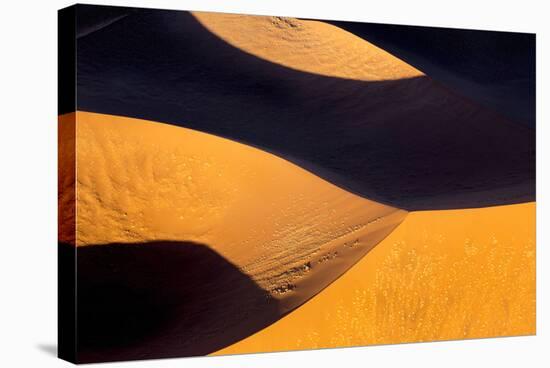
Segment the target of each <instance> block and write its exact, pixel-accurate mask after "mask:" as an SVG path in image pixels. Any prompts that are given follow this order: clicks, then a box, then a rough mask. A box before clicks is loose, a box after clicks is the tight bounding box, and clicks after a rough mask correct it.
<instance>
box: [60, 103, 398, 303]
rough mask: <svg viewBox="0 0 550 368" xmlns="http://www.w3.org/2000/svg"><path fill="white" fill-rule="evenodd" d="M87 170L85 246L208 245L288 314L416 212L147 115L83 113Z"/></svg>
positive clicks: (80, 179)
mask: <svg viewBox="0 0 550 368" xmlns="http://www.w3.org/2000/svg"><path fill="white" fill-rule="evenodd" d="M77 163H78V169H77V233H76V244H77V245H78V246H86V245H91V244H105V243H113V242H117V243H142V242H146V241H155V240H184V241H195V242H200V243H203V244H207V245H208V246H210V247H211V248H212V249H214V250H215V251H216V252H218V253H219V254H221V255H222V256H223V257H224V258H226V259H227V260H228V261H230V262H231V263H233V264H234V265H236V266H237V267H239V268H240V269H241V270H242V271H243V272H244V273H245V274H247V275H249V276H250V277H251V278H252V279H253V280H254V281H255V282H256V283H257V284H258V285H259V286H260V287H261V288H263V289H264V290H267V291H269V292H270V293H271V294H272V295H273V296H274V297H275V298H276V299H278V300H279V305H280V310H281V313H283V312H286V311H288V310H290V309H292V308H294V307H296V306H297V305H299V304H301V303H302V302H303V301H304V300H306V299H308V298H310V297H311V296H312V295H314V294H316V293H317V292H318V291H319V290H321V289H322V288H323V287H325V286H326V285H327V284H328V283H330V282H331V281H332V280H334V279H335V278H336V277H338V276H339V275H340V274H341V273H343V272H344V271H345V270H346V269H347V268H349V267H350V266H351V265H352V264H354V263H355V262H356V261H357V260H359V259H360V258H361V257H362V256H363V255H364V254H365V253H366V252H368V251H369V250H370V249H371V248H372V247H373V246H374V245H375V244H377V243H378V242H379V241H380V240H382V239H383V238H384V237H385V236H386V235H387V234H388V233H389V232H390V231H391V230H392V229H393V228H394V227H395V226H396V225H397V224H398V223H399V222H400V221H401V220H402V219H403V218H404V216H405V212H404V211H401V210H397V209H395V208H392V207H389V206H385V205H381V204H378V203H375V202H372V201H369V200H366V199H363V198H361V197H358V196H356V195H353V194H350V193H348V192H346V191H344V190H342V189H340V188H338V187H336V186H334V185H332V184H330V183H328V182H326V181H324V180H322V179H320V178H318V177H316V176H315V175H312V174H310V173H309V172H307V171H305V170H303V169H301V168H299V167H297V166H295V165H292V164H290V163H289V162H287V161H285V160H283V159H280V158H278V157H276V156H273V155H271V154H268V153H265V152H263V151H260V150H258V149H255V148H252V147H249V146H246V145H242V144H239V143H236V142H233V141H230V140H226V139H222V138H219V137H215V136H212V135H208V134H204V133H200V132H197V131H193V130H189V129H185V128H180V127H175V126H170V125H165V124H160V123H154V122H148V121H143V120H137V119H130V118H123V117H116V116H109V115H102V114H93V113H84V112H78V113H77ZM62 240H64V239H62ZM68 240H69V239H67V240H66V241H68Z"/></svg>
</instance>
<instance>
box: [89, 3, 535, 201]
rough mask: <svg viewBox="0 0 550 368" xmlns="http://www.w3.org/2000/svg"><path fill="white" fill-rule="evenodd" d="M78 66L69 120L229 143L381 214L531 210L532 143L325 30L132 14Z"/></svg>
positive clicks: (387, 57)
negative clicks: (134, 124)
mask: <svg viewBox="0 0 550 368" xmlns="http://www.w3.org/2000/svg"><path fill="white" fill-rule="evenodd" d="M236 20H238V22H236ZM144 45H146V47H144ZM159 55H162V58H161V57H160V56H159ZM78 62H79V65H78V70H79V74H78V83H79V88H78V104H79V106H78V107H79V109H80V110H84V111H92V112H100V113H109V114H115V115H123V116H132V117H137V118H143V119H148V120H154V121H161V122H165V123H170V124H174V125H179V126H184V127H188V128H192V129H196V130H200V131H204V132H209V133H213V134H216V135H218V136H223V137H228V138H231V139H233V140H236V141H240V142H244V143H246V144H248V145H252V146H256V147H260V148H261V149H262V150H266V151H269V152H272V153H275V154H277V155H278V156H280V157H283V158H285V159H287V160H290V161H292V162H294V163H296V164H298V165H300V166H302V167H305V168H306V169H308V170H310V171H312V172H315V174H316V175H318V176H321V177H323V178H324V179H326V180H330V181H331V182H333V183H334V184H337V185H339V186H341V187H342V188H345V189H346V190H348V191H352V192H354V193H358V194H360V195H362V196H364V197H366V198H369V199H373V200H376V201H378V202H381V203H388V204H391V205H393V206H397V207H400V208H406V209H411V210H413V209H446V208H465V207H481V206H487V205H498V204H509V203H521V202H524V201H532V200H534V196H535V190H534V183H535V175H534V172H535V167H534V152H535V141H534V131H533V130H530V129H527V128H525V127H522V126H519V125H517V124H513V123H511V122H509V121H507V120H506V119H504V118H503V117H502V116H500V115H499V114H497V113H495V112H492V111H490V110H488V109H485V108H483V107H481V106H479V105H477V104H475V103H473V102H472V101H469V100H468V99H465V98H463V97H461V96H460V95H458V94H456V93H455V92H453V91H450V90H448V89H446V88H444V87H442V86H441V85H440V84H439V83H437V82H436V81H434V80H433V79H431V78H430V77H429V76H425V75H423V74H422V73H420V72H419V71H418V70H416V69H415V68H412V67H411V66H409V65H407V64H405V63H404V62H402V61H401V60H399V59H398V58H396V57H394V56H392V55H391V54H389V53H387V52H385V51H383V50H381V49H379V48H378V47H376V46H374V45H372V44H371V43H369V42H368V41H366V40H363V39H361V38H359V37H356V36H354V35H352V34H351V33H349V32H346V31H344V30H342V29H340V28H338V27H334V26H332V25H327V24H325V23H323V22H317V21H308V20H295V19H289V18H278V17H253V16H247V17H240V16H234V15H225V14H204V13H198V14H196V15H191V14H189V13H185V12H165V11H154V10H141V11H136V12H133V13H132V14H130V15H128V16H126V17H125V18H123V19H121V20H119V21H117V22H116V23H114V24H111V25H110V26H109V27H108V28H106V29H100V30H98V31H96V32H94V33H91V34H88V35H87V36H86V37H83V38H82V40H81V41H80V42H79V50H78Z"/></svg>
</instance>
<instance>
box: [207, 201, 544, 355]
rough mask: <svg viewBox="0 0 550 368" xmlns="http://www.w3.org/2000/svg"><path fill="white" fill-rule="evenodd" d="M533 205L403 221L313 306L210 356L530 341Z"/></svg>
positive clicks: (426, 215)
mask: <svg viewBox="0 0 550 368" xmlns="http://www.w3.org/2000/svg"><path fill="white" fill-rule="evenodd" d="M535 305H536V304H535V203H527V204H520V205H511V206H501V207H491V208H483V209H471V210H452V211H427V212H413V213H410V214H409V215H408V216H407V218H406V219H405V221H404V222H403V223H402V224H401V225H399V227H398V228H397V229H396V230H395V231H394V232H392V233H391V234H390V236H388V237H387V238H386V239H385V240H384V241H383V242H381V243H380V244H379V245H378V246H376V248H375V249H374V250H373V251H371V252H370V253H369V254H368V255H367V256H365V257H364V258H363V259H362V260H361V261H360V262H359V263H358V264H356V265H355V266H354V267H353V268H351V269H350V270H349V271H348V272H347V273H346V274H344V275H343V276H342V277H341V278H339V279H338V280H337V281H336V282H334V283H333V284H332V285H330V286H329V287H328V288H327V289H325V290H323V292H322V293H320V294H319V295H317V296H316V297H314V298H313V299H312V300H310V301H309V302H307V303H306V304H304V305H303V306H301V307H300V308H298V309H297V310H295V311H294V312H292V313H291V314H289V315H288V316H286V317H284V318H283V319H281V320H279V321H278V322H276V323H275V324H273V325H272V326H270V327H268V328H266V329H265V330H263V331H260V332H259V333H257V334H255V335H252V336H250V337H249V338H247V339H245V340H243V341H241V342H239V343H236V344H234V345H233V346H230V347H228V348H226V349H223V350H221V351H219V352H218V354H234V353H243V352H258V351H274V350H292V349H312V348H327V347H338V346H356V345H365V344H388V343H400V342H411V341H431V340H446V339H460V338H479V337H488V336H509V335H527V334H534V333H535V327H536V323H535V322H536V321H535V312H536V311H535Z"/></svg>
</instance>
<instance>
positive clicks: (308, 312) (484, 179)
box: [59, 6, 535, 362]
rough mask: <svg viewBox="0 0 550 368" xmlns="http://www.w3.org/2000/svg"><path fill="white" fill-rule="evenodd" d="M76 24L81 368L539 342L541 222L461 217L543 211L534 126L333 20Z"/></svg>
mask: <svg viewBox="0 0 550 368" xmlns="http://www.w3.org/2000/svg"><path fill="white" fill-rule="evenodd" d="M78 9H89V8H88V7H87V6H81V7H79V8H78ZM78 11H79V12H80V13H79V14H80V19H85V18H86V14H87V16H88V17H89V18H86V19H87V21H82V22H80V23H81V25H80V29H77V33H78V34H79V35H80V38H79V39H78V54H77V61H78V68H77V69H78V75H77V82H78V88H77V93H78V96H77V101H78V106H77V107H78V110H79V111H78V112H77V113H76V114H67V115H62V116H60V134H61V135H63V136H64V138H65V139H64V140H62V141H61V142H60V147H59V150H60V180H59V187H60V193H59V198H60V200H59V204H60V209H59V215H60V228H59V238H60V241H61V242H62V243H63V244H62V246H61V248H60V249H61V251H62V252H63V251H64V250H68V252H69V253H67V254H68V256H69V258H70V257H72V256H73V254H72V253H71V252H74V249H75V248H74V246H76V249H77V254H78V269H79V273H78V280H77V282H78V284H79V290H80V291H79V294H78V303H80V304H81V305H82V306H83V307H82V308H78V310H79V311H80V312H79V313H82V314H81V315H80V317H82V318H83V319H82V320H83V322H81V323H82V325H81V329H80V330H78V329H77V330H78V331H80V332H79V333H80V334H81V336H80V340H79V341H80V346H79V352H80V353H81V357H80V358H81V360H82V361H90V362H91V361H98V360H106V359H107V360H119V359H138V358H153V357H169V356H178V355H203V354H209V353H214V352H216V353H218V354H224V353H242V352H254V351H270V350H286V349H302V348H315V347H334V346H352V345H362V344H377V343H395V342H406V341H425V340H441V339H454V338H463V337H483V336H499V335H506V334H528V333H533V332H534V313H535V311H534V297H535V295H534V204H533V203H529V204H520V205H511V206H497V207H490V208H476V209H462V208H466V207H483V206H495V205H502V204H512V203H514V204H516V203H522V202H526V201H533V200H534V199H535V141H534V137H535V132H534V130H532V129H528V128H526V127H524V126H521V125H518V124H515V123H514V122H512V121H509V120H507V119H505V118H503V117H502V116H501V115H500V114H499V113H496V112H494V111H492V110H490V109H486V108H484V107H482V106H480V105H479V104H477V103H474V102H472V101H471V100H469V99H468V98H465V97H463V96H462V95H460V94H459V93H457V92H456V91H454V90H450V89H448V88H446V87H443V86H442V85H441V84H440V83H439V82H437V81H436V80H434V79H433V78H431V77H430V76H429V75H425V74H424V73H422V72H420V71H419V70H418V69H416V68H414V67H412V66H411V65H409V64H407V63H405V62H404V61H402V60H400V59H399V58H397V57H395V56H394V55H392V54H390V53H388V52H387V51H384V50H382V49H380V48H379V47H377V46H375V45H373V44H372V43H370V42H369V40H368V38H366V39H363V38H360V37H357V36H355V35H353V34H352V33H350V32H347V31H345V30H344V29H342V28H340V27H336V26H334V25H330V24H327V23H325V22H319V21H310V20H297V19H292V18H284V17H255V16H239V15H228V14H213V13H209V14H207V13H194V14H191V13H187V12H174V11H162V10H147V9H131V10H128V11H126V10H120V9H118V10H116V9H110V10H109V11H107V10H105V14H103V13H102V11H101V10H98V11H97V12H95V11H94V12H92V13H86V12H82V10H78ZM75 119H76V122H75ZM75 150H76V151H75ZM75 152H76V157H75V154H74V153H75ZM75 163H76V165H77V170H76V171H75V170H74V167H75ZM75 183H76V185H75ZM75 198H76V203H77V205H76V207H75ZM451 208H461V209H459V210H446V211H425V212H412V213H409V214H408V215H407V211H406V210H425V209H430V210H434V209H451ZM405 216H407V217H406V218H405ZM402 221H403V222H402ZM377 244H378V246H376V245H377ZM375 246H376V247H375ZM373 248H374V250H372V249H373ZM371 250H372V252H371ZM369 252H370V253H369ZM134 275H135V276H134ZM321 290H322V291H321ZM310 299H311V300H310ZM304 303H305V304H304ZM298 306H301V307H300V308H297V307H298ZM126 311H131V312H128V313H126ZM150 311H153V312H155V313H153V314H154V318H145V315H147V313H149V312H150ZM275 321H277V322H275ZM273 322H275V323H274V324H272V323H273ZM262 329H263V330H262ZM126 330H128V331H131V334H130V335H131V336H130V337H128V334H126V333H124V331H126ZM251 334H253V335H252V336H250V335H251ZM247 336H249V337H248V338H246V337H247ZM239 340H242V341H239ZM233 343H235V344H234V345H231V346H229V345H230V344H233ZM224 347H225V348H224Z"/></svg>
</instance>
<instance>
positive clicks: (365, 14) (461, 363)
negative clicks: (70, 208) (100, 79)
mask: <svg viewBox="0 0 550 368" xmlns="http://www.w3.org/2000/svg"><path fill="white" fill-rule="evenodd" d="M94 3H96V4H110V5H130V6H144V7H156V8H168V9H185V10H216V11H226V12H237V13H249V14H267V15H283V16H296V17H308V18H320V19H323V18H324V19H335V20H358V21H367V22H368V21H370V22H377V23H398V24H414V25H431V26H447V27H459V28H476V29H492V30H513V31H524V32H536V33H537V66H538V68H537V107H538V114H537V189H538V191H537V192H538V193H537V203H538V205H537V216H538V217H537V218H538V227H537V264H538V273H537V279H538V298H537V310H538V315H537V317H538V322H537V331H538V332H537V336H536V337H518V338H500V339H484V340H470V341H455V342H442V343H424V344H406V345H393V346H377V347H364V348H351V349H328V350H322V351H305V352H295V353H270V354H254V355H246V356H232V357H215V358H214V357H210V358H191V359H165V360H155V361H142V362H128V363H113V364H111V365H109V367H110V366H112V367H119V366H125V367H148V366H158V367H182V366H186V367H210V366H215V367H239V368H246V367H262V368H269V367H277V368H281V367H287V366H288V367H296V366H300V367H307V366H320V367H344V366H346V367H348V366H354V365H362V366H365V365H368V366H372V367H387V366H390V367H391V366H407V367H410V366H413V367H414V366H422V367H438V368H439V367H442V366H445V367H468V366H472V367H477V366H483V367H490V366H496V367H518V366H543V365H546V366H549V364H550V354H548V353H547V351H548V350H549V349H550V340H549V336H550V333H549V331H548V329H549V328H550V327H549V324H548V313H547V310H548V303H547V301H548V271H547V270H546V269H545V266H546V267H548V266H549V261H548V254H549V252H548V249H546V248H547V246H548V245H549V244H548V240H549V239H550V237H549V230H548V225H549V223H548V220H549V218H550V216H549V211H550V207H549V205H548V201H547V198H548V189H546V188H549V187H550V183H549V175H548V171H547V170H545V166H546V167H547V166H548V163H547V161H548V158H549V155H548V151H549V149H548V145H547V144H545V143H546V142H547V141H548V138H549V135H548V131H549V128H548V125H547V123H548V119H547V117H548V108H547V107H546V106H544V102H546V103H549V102H550V101H549V94H548V85H549V84H548V75H549V72H548V70H549V68H550V62H549V60H550V59H549V57H548V50H549V45H548V40H549V39H550V35H549V32H548V27H547V26H546V23H547V22H548V14H550V12H549V11H548V10H547V9H544V3H545V1H543V0H536V1H526V0H523V1H514V2H511V3H510V2H508V1H503V0H501V1H481V0H474V1H470V0H455V1H443V0H432V1H419V0H416V1H415V0H408V1H407V0H403V1H396V0H392V1H388V0H374V1H367V0H363V1H351V0H338V1H330V2H328V1H325V2H323V1H322V0H317V1H310V2H308V1H304V0H302V1H299V0H290V1H287V0H249V1H244V0H241V1H237V0H231V1H228V0H226V1H216V0H208V1H207V0H200V1H185V0H180V1H166V0H165V1H95V2H94ZM68 5H71V3H70V2H68V1H54V0H48V1H29V0H27V1H24V0H23V1H17V0H11V1H9V2H8V1H4V2H3V6H2V9H1V12H0V17H1V20H0V27H1V30H0V40H1V42H0V63H1V68H0V73H1V79H0V86H1V87H0V88H1V91H2V96H1V100H0V124H1V125H0V127H1V131H0V140H1V141H0V160H1V162H0V169H1V171H0V185H1V189H0V208H1V212H0V216H1V218H0V231H1V234H2V238H0V247H1V250H2V251H1V253H0V273H1V275H0V276H1V277H0V366H3V367H19V366H21V367H32V368H34V367H45V368H47V367H63V366H69V363H66V362H63V361H61V360H58V359H57V358H55V349H56V347H55V346H56V338H57V337H56V336H57V335H56V334H57V332H56V326H57V320H56V313H57V301H56V298H57V296H56V292H57V291H56V290H57V286H56V280H57V279H56V267H57V260H56V247H57V240H56V236H57V229H56V221H57V206H56V204H57V190H56V185H57V176H56V175H57V174H56V169H57V168H56V159H57V153H56V147H57V146H56V139H57V136H56V135H57V131H56V124H57V123H56V121H57V118H56V116H57V111H56V110H57V103H56V93H57V92H56V88H57V87H56V67H57V60H56V50H57V49H56V48H57V38H56V32H57V28H56V24H57V23H56V22H57V14H56V11H57V9H58V8H62V7H65V6H68ZM545 345H546V351H545ZM545 363H546V364H545Z"/></svg>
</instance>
